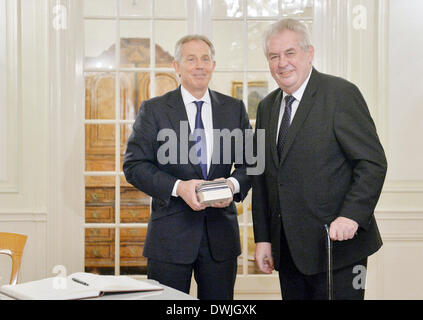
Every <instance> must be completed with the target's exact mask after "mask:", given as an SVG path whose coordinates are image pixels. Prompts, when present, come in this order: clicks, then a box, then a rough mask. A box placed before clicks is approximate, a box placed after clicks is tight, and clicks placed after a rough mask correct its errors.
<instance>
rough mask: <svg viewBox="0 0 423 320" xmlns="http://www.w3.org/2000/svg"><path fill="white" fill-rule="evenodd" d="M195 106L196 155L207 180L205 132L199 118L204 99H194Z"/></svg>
mask: <svg viewBox="0 0 423 320" xmlns="http://www.w3.org/2000/svg"><path fill="white" fill-rule="evenodd" d="M194 103H195V105H196V106H197V114H196V115H195V129H194V137H195V138H196V144H195V146H196V148H197V157H198V159H199V160H200V167H201V172H202V173H203V178H204V179H205V180H207V144H206V134H205V132H204V125H203V120H202V119H201V108H202V106H203V103H204V101H194Z"/></svg>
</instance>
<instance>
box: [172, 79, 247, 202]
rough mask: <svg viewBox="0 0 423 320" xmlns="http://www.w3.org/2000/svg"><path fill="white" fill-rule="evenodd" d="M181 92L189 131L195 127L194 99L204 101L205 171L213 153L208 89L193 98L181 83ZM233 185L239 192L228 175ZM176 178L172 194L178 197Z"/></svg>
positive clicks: (235, 182) (202, 116) (237, 190)
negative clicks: (198, 96)
mask: <svg viewBox="0 0 423 320" xmlns="http://www.w3.org/2000/svg"><path fill="white" fill-rule="evenodd" d="M181 94H182V100H183V101H184V105H185V110H186V112H187V116H188V123H189V127H190V129H191V132H193V131H194V129H195V116H196V114H197V106H196V105H195V103H194V101H204V103H203V106H202V107H201V120H203V126H204V133H205V135H206V146H207V173H208V172H209V170H210V164H211V159H212V154H213V115H212V106H211V99H210V93H209V90H206V92H205V94H204V96H203V97H202V98H201V99H197V98H195V97H194V96H193V95H192V94H191V93H190V92H189V91H188V90H187V89H185V88H184V87H183V86H182V85H181ZM228 179H230V180H231V181H232V183H233V185H234V193H237V192H239V188H240V187H239V182H238V180H236V179H235V178H233V177H229V178H228ZM179 181H181V180H177V181H176V182H175V185H174V186H173V190H172V196H174V197H178V195H177V194H176V190H177V187H178V184H179Z"/></svg>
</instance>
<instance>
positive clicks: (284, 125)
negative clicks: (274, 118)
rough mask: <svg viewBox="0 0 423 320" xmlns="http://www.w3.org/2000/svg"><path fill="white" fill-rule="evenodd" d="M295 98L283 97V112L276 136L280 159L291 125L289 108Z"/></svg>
mask: <svg viewBox="0 0 423 320" xmlns="http://www.w3.org/2000/svg"><path fill="white" fill-rule="evenodd" d="M294 101H295V98H294V97H293V96H291V95H289V96H286V97H285V111H284V113H283V117H282V121H281V126H280V127H279V135H278V155H279V159H280V158H281V154H282V150H283V146H284V145H285V140H286V135H287V133H288V129H289V126H290V124H291V111H292V110H291V108H292V103H293V102H294Z"/></svg>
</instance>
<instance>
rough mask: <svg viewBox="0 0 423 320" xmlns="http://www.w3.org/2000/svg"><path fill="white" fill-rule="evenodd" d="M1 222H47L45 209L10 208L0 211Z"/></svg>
mask: <svg viewBox="0 0 423 320" xmlns="http://www.w3.org/2000/svg"><path fill="white" fill-rule="evenodd" d="M3 222H47V210H46V209H25V210H22V209H20V210H19V209H11V210H3V209H2V210H1V211H0V223H3Z"/></svg>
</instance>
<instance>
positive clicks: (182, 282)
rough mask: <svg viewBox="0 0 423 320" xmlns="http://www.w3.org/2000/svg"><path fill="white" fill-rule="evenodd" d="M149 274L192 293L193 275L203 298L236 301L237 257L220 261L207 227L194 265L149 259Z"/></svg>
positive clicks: (155, 278) (150, 277) (151, 277)
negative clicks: (211, 251)
mask: <svg viewBox="0 0 423 320" xmlns="http://www.w3.org/2000/svg"><path fill="white" fill-rule="evenodd" d="M147 270H148V271H147V277H148V279H154V280H157V281H159V282H160V283H161V284H164V285H166V286H169V287H172V288H175V289H177V290H180V291H182V292H185V293H189V289H190V286H191V276H192V272H194V278H195V281H196V282H197V289H198V291H197V297H198V299H200V300H232V299H233V293H234V285H235V279H236V270H237V258H236V257H235V258H234V259H231V260H227V261H222V262H218V261H215V260H214V259H213V257H212V255H211V253H210V248H209V243H208V239H207V228H206V227H204V231H203V237H202V240H201V244H200V249H199V252H198V256H197V259H196V260H195V261H194V263H192V264H174V263H167V262H161V261H158V260H153V259H148V263H147Z"/></svg>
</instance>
